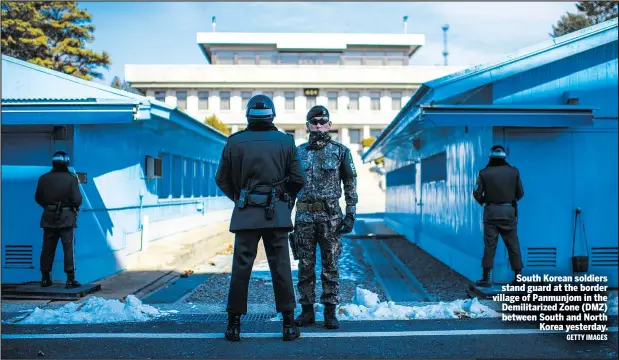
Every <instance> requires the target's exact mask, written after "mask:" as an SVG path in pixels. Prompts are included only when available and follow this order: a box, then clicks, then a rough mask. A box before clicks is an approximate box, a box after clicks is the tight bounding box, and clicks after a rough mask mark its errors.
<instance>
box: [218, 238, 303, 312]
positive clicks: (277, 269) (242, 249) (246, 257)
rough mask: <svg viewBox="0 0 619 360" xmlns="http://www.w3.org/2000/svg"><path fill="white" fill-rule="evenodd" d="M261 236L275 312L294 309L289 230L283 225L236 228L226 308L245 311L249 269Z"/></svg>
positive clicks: (254, 258) (231, 310)
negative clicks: (270, 280) (279, 227)
mask: <svg viewBox="0 0 619 360" xmlns="http://www.w3.org/2000/svg"><path fill="white" fill-rule="evenodd" d="M260 238H262V241H263V243H264V250H265V252H266V254H267V260H268V262H269V268H270V269H271V279H272V280H273V290H274V292H275V308H276V310H277V312H288V311H293V310H294V308H295V306H296V300H295V294H294V287H293V285H292V271H291V267H290V255H289V248H288V246H289V244H288V231H287V230H282V229H258V230H243V231H238V232H236V236H235V239H234V256H233V258H232V279H231V280H230V290H229V292H228V306H227V308H226V311H227V312H229V313H233V314H247V292H248V290H249V279H250V276H251V269H252V267H253V265H254V260H256V253H257V252H258V242H259V241H260Z"/></svg>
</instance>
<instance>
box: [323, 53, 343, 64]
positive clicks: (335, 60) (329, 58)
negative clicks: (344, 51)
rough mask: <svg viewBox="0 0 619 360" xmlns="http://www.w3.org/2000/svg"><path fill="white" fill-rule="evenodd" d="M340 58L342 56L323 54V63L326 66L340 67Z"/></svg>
mask: <svg viewBox="0 0 619 360" xmlns="http://www.w3.org/2000/svg"><path fill="white" fill-rule="evenodd" d="M340 56H341V54H339V53H335V54H323V55H322V63H323V64H325V65H339V64H340Z"/></svg>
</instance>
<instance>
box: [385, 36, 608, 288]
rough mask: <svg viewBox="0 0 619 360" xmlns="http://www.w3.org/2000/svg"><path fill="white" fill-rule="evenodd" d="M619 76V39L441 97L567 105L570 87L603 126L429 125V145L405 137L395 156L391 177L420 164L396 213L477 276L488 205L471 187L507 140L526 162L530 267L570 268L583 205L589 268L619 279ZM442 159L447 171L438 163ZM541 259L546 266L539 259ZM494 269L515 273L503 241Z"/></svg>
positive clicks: (389, 159) (398, 188)
mask: <svg viewBox="0 0 619 360" xmlns="http://www.w3.org/2000/svg"><path fill="white" fill-rule="evenodd" d="M617 74H618V71H617V41H614V42H611V43H609V44H606V45H603V46H599V47H596V48H593V49H592V50H589V51H584V52H581V53H578V54H575V55H573V56H570V57H567V58H565V59H563V60H561V61H555V62H553V63H550V64H548V65H544V66H540V67H537V68H533V69H528V70H527V69H524V70H523V71H522V72H520V73H518V74H515V75H513V76H511V77H509V78H506V79H503V80H500V81H497V82H494V83H492V84H491V85H490V86H487V87H485V88H484V89H485V90H484V91H481V92H480V91H477V90H475V91H474V93H475V94H476V96H470V95H468V94H463V95H462V96H452V97H451V98H450V99H434V100H435V101H436V102H437V103H460V104H474V103H494V104H547V105H557V104H565V98H566V92H570V94H571V95H570V97H574V96H575V97H578V98H579V99H580V100H579V101H580V102H579V104H580V105H593V106H594V107H596V108H597V110H596V112H595V116H596V118H595V121H596V124H595V126H594V127H593V128H590V129H569V130H567V129H566V130H557V129H553V130H544V129H539V128H537V129H524V128H520V129H519V130H517V131H516V130H513V129H503V128H500V127H496V128H480V127H470V128H464V127H458V128H443V129H441V128H428V129H426V130H424V131H423V132H422V133H421V137H422V139H421V140H422V141H421V144H422V146H421V148H420V149H418V150H415V149H413V148H412V147H405V149H402V146H401V145H400V144H398V145H397V148H396V145H393V148H391V149H390V150H391V153H388V154H387V155H386V160H385V165H386V168H387V170H388V171H390V172H389V173H388V175H387V176H388V177H391V178H392V179H398V177H399V176H401V174H404V173H405V172H406V171H399V169H400V168H402V167H403V166H407V165H409V164H411V163H413V162H417V163H419V165H418V166H417V167H416V169H417V171H416V173H415V178H416V179H415V181H414V182H413V183H410V184H404V183H403V182H402V181H397V182H392V184H395V185H393V186H389V187H388V188H387V194H386V196H387V206H386V210H387V221H388V222H389V223H390V225H392V226H393V227H394V228H396V229H397V230H398V231H400V232H401V233H403V234H405V235H406V236H407V237H408V238H409V239H410V240H411V241H414V242H415V243H417V244H418V245H419V246H420V247H422V248H423V249H424V250H426V251H428V252H429V253H430V254H432V255H433V256H435V257H436V258H438V259H439V260H441V261H443V262H444V263H446V264H447V265H449V266H450V267H452V268H453V269H454V270H455V271H457V272H459V273H461V274H462V275H464V276H465V277H467V278H469V279H471V280H475V279H477V278H478V277H479V276H480V272H481V265H480V264H481V257H482V254H483V228H482V222H481V219H482V212H483V209H482V207H481V206H479V205H478V204H477V203H476V202H475V200H474V199H473V198H472V190H473V188H474V186H475V179H476V177H477V173H478V172H479V170H481V169H482V168H483V167H484V166H485V165H486V163H487V159H488V158H487V156H488V150H489V148H490V147H491V146H492V145H493V144H495V143H499V144H504V145H506V146H507V148H508V152H509V158H508V161H510V162H511V163H513V164H514V165H515V166H517V167H518V168H520V171H521V175H522V178H523V182H524V190H525V197H524V199H523V200H522V202H521V203H520V205H519V212H520V219H519V236H520V240H521V248H522V252H523V256H524V261H525V264H528V266H527V265H525V266H527V267H526V268H525V273H526V272H549V273H560V274H570V273H571V264H570V262H569V261H570V257H571V252H572V237H573V232H574V230H573V229H574V218H573V216H574V208H575V207H580V208H582V209H583V213H582V220H583V222H584V224H585V228H586V231H585V233H586V238H587V242H588V250H589V253H590V255H591V260H590V261H591V267H590V271H592V272H595V273H598V274H605V275H608V276H609V277H610V280H611V282H610V284H611V285H612V286H617V240H618V235H617V225H616V224H617V222H616V218H617V208H618V204H617V179H618V175H617V162H618V159H617V152H618V145H617V80H618V76H617ZM490 96H491V99H488V97H490ZM488 100H490V101H488ZM442 152H444V155H445V157H444V161H443V160H442V159H441V158H440V156H442V155H439V157H437V156H436V155H438V154H441V153H442ZM433 156H434V157H433ZM424 161H425V165H424ZM443 166H445V170H446V173H444V172H443V169H439V167H443ZM424 173H426V175H424ZM428 173H430V174H428ZM445 175H446V178H445ZM409 176H412V175H409ZM396 183H397V184H396ZM419 200H421V201H419ZM584 238H585V234H583V231H582V223H579V224H578V231H577V236H576V239H577V240H576V242H577V244H576V255H583V254H584V253H585V246H584ZM539 248H544V249H543V250H540V249H539ZM540 259H541V264H542V266H537V267H535V266H533V264H534V260H537V261H538V262H537V264H538V265H539V264H540V262H539V260H540ZM493 276H494V280H495V281H507V280H509V279H510V278H511V276H512V273H511V270H510V269H509V265H508V261H507V254H506V251H505V248H504V246H503V244H501V243H500V245H499V249H498V251H497V256H496V259H495V271H494V274H493Z"/></svg>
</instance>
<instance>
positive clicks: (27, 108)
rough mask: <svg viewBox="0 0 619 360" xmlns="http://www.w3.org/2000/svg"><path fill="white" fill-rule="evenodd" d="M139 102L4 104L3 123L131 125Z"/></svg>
mask: <svg viewBox="0 0 619 360" xmlns="http://www.w3.org/2000/svg"><path fill="white" fill-rule="evenodd" d="M134 110H135V105H133V104H125V105H117V104H114V105H103V104H102V105H83V104H79V105H73V106H65V105H62V106H60V105H57V106H53V105H48V104H41V105H35V106H32V105H25V104H7V105H4V106H2V124H3V125H60V124H63V125H69V124H128V123H131V122H132V121H133V119H134Z"/></svg>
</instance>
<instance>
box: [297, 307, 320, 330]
mask: <svg viewBox="0 0 619 360" xmlns="http://www.w3.org/2000/svg"><path fill="white" fill-rule="evenodd" d="M301 306H302V307H303V311H301V314H300V315H299V316H297V318H296V319H295V320H294V323H295V325H297V326H300V327H303V326H307V325H310V324H314V323H315V322H316V316H315V315H314V305H313V304H312V305H301Z"/></svg>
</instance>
